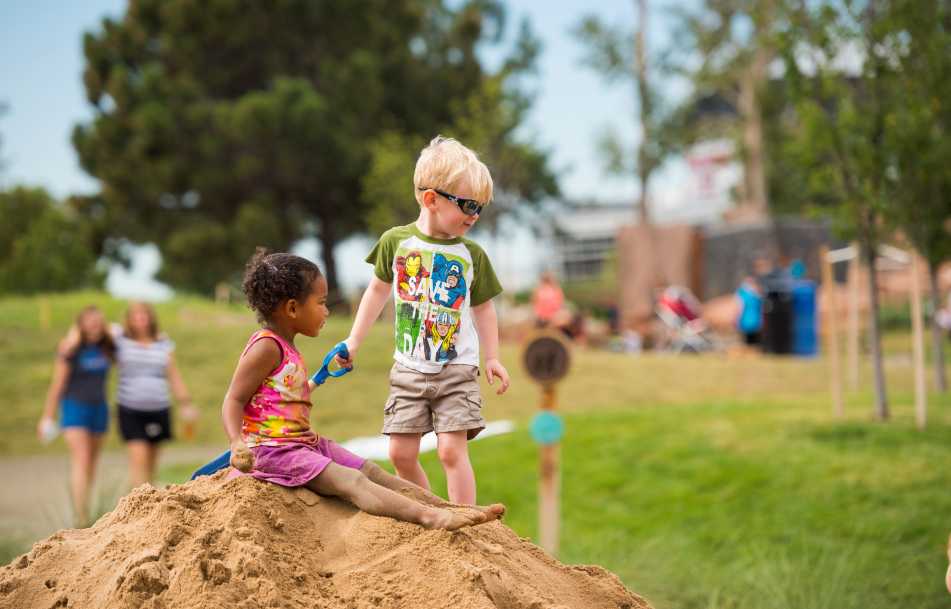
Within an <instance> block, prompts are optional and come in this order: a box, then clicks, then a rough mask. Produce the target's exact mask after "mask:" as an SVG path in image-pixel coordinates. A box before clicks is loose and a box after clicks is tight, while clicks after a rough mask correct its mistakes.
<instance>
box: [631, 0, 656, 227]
mask: <svg viewBox="0 0 951 609" xmlns="http://www.w3.org/2000/svg"><path fill="white" fill-rule="evenodd" d="M637 8H638V24H637V39H636V41H635V44H634V68H635V75H634V77H635V82H636V83H637V96H638V98H639V100H640V110H641V111H640V122H641V145H640V148H639V149H638V151H637V175H638V178H639V180H640V183H641V202H640V205H639V206H638V218H639V219H640V221H641V224H642V225H644V226H645V227H646V226H649V225H650V221H651V218H650V210H649V208H648V203H647V183H648V180H650V174H651V170H652V169H653V160H652V159H650V158H649V154H648V144H649V142H650V140H651V138H652V137H654V133H653V129H652V128H651V125H652V122H651V121H652V114H653V108H652V101H651V95H650V93H651V91H650V83H649V82H648V79H647V48H646V47H647V40H646V39H647V0H637Z"/></svg>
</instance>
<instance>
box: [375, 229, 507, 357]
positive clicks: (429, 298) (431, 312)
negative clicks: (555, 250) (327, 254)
mask: <svg viewBox="0 0 951 609" xmlns="http://www.w3.org/2000/svg"><path fill="white" fill-rule="evenodd" d="M366 261H367V262H369V263H370V264H372V265H373V271H374V273H375V274H376V276H377V278H379V279H380V280H381V281H385V282H387V283H392V284H393V301H394V305H395V308H396V321H395V339H396V349H395V351H394V354H393V357H394V359H395V360H396V361H397V362H399V363H401V364H402V365H404V366H406V367H408V368H412V369H413V370H418V371H419V372H427V373H431V372H439V371H440V370H442V367H443V366H445V365H446V364H467V365H471V366H478V365H479V336H478V334H477V333H476V330H475V324H474V323H473V320H472V312H471V308H472V307H474V306H478V305H480V304H482V303H484V302H487V301H489V300H491V299H492V298H494V297H495V296H497V295H499V294H501V293H502V286H501V285H500V284H499V279H498V277H496V275H495V270H494V269H493V268H492V263H491V262H490V261H489V257H488V256H487V255H486V253H485V251H484V250H483V249H482V248H481V247H479V245H478V244H476V243H475V242H473V241H470V240H469V239H465V238H462V237H457V238H455V239H436V238H433V237H430V236H428V235H425V234H423V233H422V231H420V230H419V228H418V227H417V226H416V224H415V223H414V224H407V225H406V226H397V227H395V228H391V229H390V230H388V231H386V232H385V233H383V235H382V236H381V237H380V240H379V241H377V243H376V245H375V246H374V247H373V249H372V250H371V251H370V254H369V255H368V256H367V259H366Z"/></svg>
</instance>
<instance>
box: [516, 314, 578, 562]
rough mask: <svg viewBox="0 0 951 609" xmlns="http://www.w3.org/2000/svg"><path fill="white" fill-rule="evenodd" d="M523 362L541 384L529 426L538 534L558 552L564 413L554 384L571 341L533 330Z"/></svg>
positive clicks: (551, 550)
mask: <svg viewBox="0 0 951 609" xmlns="http://www.w3.org/2000/svg"><path fill="white" fill-rule="evenodd" d="M522 363H523V364H524V366H525V370H526V371H527V372H528V374H529V376H531V377H532V379H533V380H534V381H535V382H536V383H538V384H539V385H540V386H541V403H540V408H541V412H539V413H538V414H537V415H535V417H534V418H533V419H532V422H531V427H530V431H531V434H532V438H533V439H534V440H535V442H537V443H538V444H539V479H538V537H539V544H540V545H541V547H542V548H544V549H545V550H546V551H547V552H548V553H549V554H551V555H553V556H554V555H556V554H557V553H558V531H559V528H560V521H561V517H560V509H559V494H560V493H559V489H560V485H561V472H560V466H559V462H558V457H559V451H560V448H561V437H562V436H563V435H564V430H565V425H564V422H563V421H562V420H561V417H560V416H558V415H557V414H556V413H555V412H554V410H555V407H556V406H557V403H558V400H557V394H556V390H555V387H556V384H557V383H558V381H560V380H561V379H563V378H564V377H565V375H567V374H568V369H569V367H570V364H571V355H570V352H569V345H568V342H567V341H566V340H565V339H564V338H563V337H562V335H561V334H559V333H557V332H551V331H541V332H538V333H536V334H533V335H532V336H531V338H530V339H529V341H528V343H527V344H526V345H525V351H524V353H523V354H522Z"/></svg>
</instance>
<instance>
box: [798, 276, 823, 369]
mask: <svg viewBox="0 0 951 609" xmlns="http://www.w3.org/2000/svg"><path fill="white" fill-rule="evenodd" d="M792 311H793V315H792V317H793V320H792V321H793V323H792V326H793V327H792V330H793V331H792V339H793V340H792V343H793V344H792V352H793V353H795V354H796V355H802V356H806V357H809V356H813V355H816V354H818V353H819V341H818V336H817V331H816V330H817V323H816V322H817V315H816V284H815V282H814V281H809V280H806V279H800V280H797V281H795V282H794V283H793V289H792Z"/></svg>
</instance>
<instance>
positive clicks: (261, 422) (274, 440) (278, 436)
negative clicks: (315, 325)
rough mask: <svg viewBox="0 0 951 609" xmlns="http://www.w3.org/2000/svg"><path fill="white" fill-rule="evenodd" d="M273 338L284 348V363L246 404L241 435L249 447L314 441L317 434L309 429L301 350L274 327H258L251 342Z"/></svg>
mask: <svg viewBox="0 0 951 609" xmlns="http://www.w3.org/2000/svg"><path fill="white" fill-rule="evenodd" d="M268 338H270V339H273V340H275V341H277V344H278V345H280V347H281V363H280V364H278V365H277V367H276V368H275V369H274V370H272V371H271V373H270V374H269V375H268V377H267V378H266V379H264V382H262V383H261V385H260V386H259V387H258V388H257V391H255V392H254V395H252V396H251V399H249V400H248V403H247V404H245V405H244V421H243V423H242V425H241V435H242V438H243V439H244V442H245V444H247V445H248V447H254V446H281V445H284V444H287V443H291V442H300V443H306V444H313V443H316V442H317V434H316V433H314V431H313V430H311V428H310V406H311V404H310V387H309V386H308V384H307V369H306V368H305V367H304V360H303V359H302V358H301V356H300V353H298V352H297V349H295V348H294V347H293V345H291V344H290V343H288V342H287V341H286V340H284V339H283V338H281V337H280V336H278V335H277V334H276V333H275V332H273V331H272V330H266V329H265V330H258V331H257V332H255V333H254V334H252V335H251V338H250V339H248V344H247V346H246V347H245V348H244V351H243V352H242V354H241V356H242V357H243V356H244V354H245V353H247V352H248V349H250V348H251V345H253V344H254V343H256V342H258V341H259V340H262V339H268Z"/></svg>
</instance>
